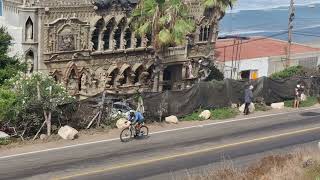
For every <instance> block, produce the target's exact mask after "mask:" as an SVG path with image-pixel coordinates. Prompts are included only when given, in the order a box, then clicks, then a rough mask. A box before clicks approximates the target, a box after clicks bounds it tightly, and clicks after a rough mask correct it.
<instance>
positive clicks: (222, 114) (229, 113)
mask: <svg viewBox="0 0 320 180" xmlns="http://www.w3.org/2000/svg"><path fill="white" fill-rule="evenodd" d="M238 114H239V111H238V110H237V109H233V108H221V109H215V110H212V111H211V118H213V119H220V120H221V119H230V118H234V117H236V116H237V115H238Z"/></svg>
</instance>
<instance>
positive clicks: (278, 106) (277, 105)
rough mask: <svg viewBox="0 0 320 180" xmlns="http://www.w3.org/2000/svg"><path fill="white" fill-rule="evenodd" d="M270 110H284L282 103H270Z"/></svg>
mask: <svg viewBox="0 0 320 180" xmlns="http://www.w3.org/2000/svg"><path fill="white" fill-rule="evenodd" d="M271 108H272V109H284V102H279V103H272V104H271Z"/></svg>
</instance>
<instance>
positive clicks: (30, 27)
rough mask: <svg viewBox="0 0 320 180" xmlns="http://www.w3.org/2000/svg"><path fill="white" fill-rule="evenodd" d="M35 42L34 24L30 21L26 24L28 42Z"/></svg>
mask: <svg viewBox="0 0 320 180" xmlns="http://www.w3.org/2000/svg"><path fill="white" fill-rule="evenodd" d="M30 40H33V24H32V22H31V20H30V19H29V20H28V21H27V24H26V41H30Z"/></svg>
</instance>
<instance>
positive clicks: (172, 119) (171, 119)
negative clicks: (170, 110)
mask: <svg viewBox="0 0 320 180" xmlns="http://www.w3.org/2000/svg"><path fill="white" fill-rule="evenodd" d="M165 121H166V122H167V123H173V124H178V122H179V120H178V118H177V116H169V117H166V119H165Z"/></svg>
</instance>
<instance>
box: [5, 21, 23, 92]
mask: <svg viewBox="0 0 320 180" xmlns="http://www.w3.org/2000/svg"><path fill="white" fill-rule="evenodd" d="M12 40H13V39H12V37H11V36H10V35H9V34H8V32H7V30H6V28H4V27H0V86H1V85H2V84H3V83H4V82H5V80H7V79H10V78H12V77H14V76H15V75H17V74H18V72H19V71H23V70H25V68H26V66H25V65H24V64H22V63H20V62H19V60H18V59H17V58H16V57H9V56H8V50H9V47H10V45H11V42H12Z"/></svg>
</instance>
